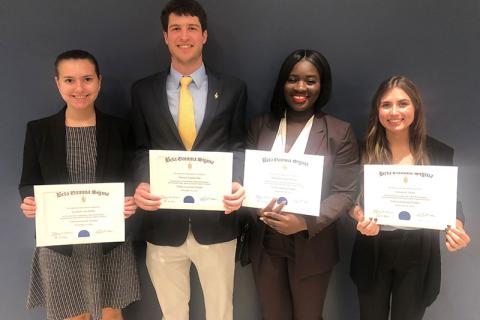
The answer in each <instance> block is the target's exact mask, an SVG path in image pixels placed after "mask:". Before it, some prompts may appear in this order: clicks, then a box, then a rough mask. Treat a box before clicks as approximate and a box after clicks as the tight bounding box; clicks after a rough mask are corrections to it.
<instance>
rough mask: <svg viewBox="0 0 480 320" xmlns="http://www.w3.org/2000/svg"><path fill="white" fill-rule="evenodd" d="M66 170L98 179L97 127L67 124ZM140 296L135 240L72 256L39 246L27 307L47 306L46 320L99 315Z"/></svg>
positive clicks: (86, 248) (77, 250)
mask: <svg viewBox="0 0 480 320" xmlns="http://www.w3.org/2000/svg"><path fill="white" fill-rule="evenodd" d="M65 144H66V153H67V158H66V161H67V170H68V176H69V182H70V183H94V182H95V167H96V157H97V152H96V138H95V127H66V135H65ZM139 299H140V287H139V281H138V274H137V269H136V264H135V258H134V255H133V249H132V243H131V241H128V240H127V241H126V242H125V243H123V244H121V245H119V246H118V247H116V248H114V249H113V250H112V251H110V252H109V253H108V254H103V252H102V245H101V244H80V245H74V246H73V253H72V256H66V255H62V254H60V253H57V252H55V251H53V250H50V249H49V248H48V247H41V248H37V249H36V250H35V254H34V257H33V265H32V273H31V281H30V290H29V294H28V298H27V308H33V307H36V306H45V307H46V308H47V319H48V320H63V319H65V318H69V317H73V316H78V315H80V314H83V313H90V314H91V315H92V316H93V319H94V320H99V319H100V318H101V313H102V308H105V307H110V308H117V309H122V308H124V307H126V306H127V305H129V304H130V303H131V302H133V301H136V300H139Z"/></svg>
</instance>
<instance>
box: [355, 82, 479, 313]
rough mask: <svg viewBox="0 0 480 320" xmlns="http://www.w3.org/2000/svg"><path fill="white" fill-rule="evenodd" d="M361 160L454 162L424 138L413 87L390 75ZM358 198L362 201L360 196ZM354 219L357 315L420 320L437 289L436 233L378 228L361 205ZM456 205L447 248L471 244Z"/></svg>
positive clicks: (448, 150) (442, 147) (444, 149)
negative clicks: (355, 227) (355, 225)
mask: <svg viewBox="0 0 480 320" xmlns="http://www.w3.org/2000/svg"><path fill="white" fill-rule="evenodd" d="M362 162H363V164H405V165H443V166H448V165H452V164H453V149H452V148H450V147H449V146H447V145H445V144H443V143H441V142H439V141H437V140H435V139H433V138H431V137H427V135H426V129H425V124H424V114H423V106H422V102H421V98H420V95H419V93H418V90H417V88H416V87H415V85H414V84H413V83H412V82H411V81H410V80H408V79H407V78H405V77H401V76H393V77H390V78H388V79H386V80H385V81H384V82H382V84H381V85H380V87H379V88H378V90H377V92H376V94H375V96H374V98H373V101H372V106H371V110H370V118H369V124H368V129H367V136H366V139H365V145H364V148H363V155H362ZM360 200H361V199H360ZM352 216H353V217H354V218H355V219H356V220H357V230H358V233H357V237H356V240H355V244H354V248H353V254H352V262H351V276H352V279H353V281H354V282H355V284H356V285H357V288H358V296H359V300H360V319H362V320H387V319H388V318H389V314H390V313H391V319H392V320H405V319H408V320H419V319H422V318H423V315H424V313H425V309H426V308H427V306H429V305H430V304H432V303H433V301H434V300H435V299H436V297H437V295H438V293H439V290H440V246H439V234H440V233H439V231H438V230H429V229H413V230H412V229H402V228H395V227H391V226H380V225H378V224H377V223H376V222H377V221H376V219H365V217H364V213H363V208H362V204H360V203H358V204H357V205H356V206H355V207H354V208H353V209H352ZM463 221H464V216H463V213H462V210H461V204H460V203H457V222H456V225H455V226H448V227H447V226H445V227H446V228H447V229H446V236H445V244H446V246H447V249H448V250H450V251H455V250H459V249H461V248H464V247H466V246H467V245H468V243H469V242H470V238H469V236H468V234H467V233H466V232H465V230H464V229H463Z"/></svg>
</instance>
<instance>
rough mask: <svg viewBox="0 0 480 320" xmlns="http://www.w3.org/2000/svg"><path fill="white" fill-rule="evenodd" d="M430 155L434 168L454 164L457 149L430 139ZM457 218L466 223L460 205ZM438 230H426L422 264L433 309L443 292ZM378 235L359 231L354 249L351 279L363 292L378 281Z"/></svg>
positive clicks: (426, 300)
mask: <svg viewBox="0 0 480 320" xmlns="http://www.w3.org/2000/svg"><path fill="white" fill-rule="evenodd" d="M427 152H428V157H429V159H430V163H431V164H432V165H441V166H451V165H453V153H454V152H453V149H452V148H451V147H449V146H447V145H446V144H444V143H442V142H440V141H438V140H435V139H434V138H431V137H428V138H427ZM457 219H460V220H462V221H464V220H465V218H464V215H463V211H462V205H461V203H460V202H459V201H458V202H457ZM439 235H440V232H439V231H438V230H430V229H422V238H421V239H422V240H421V241H422V261H421V262H420V263H421V265H422V267H423V270H422V273H423V274H424V282H423V301H424V304H425V306H429V305H431V304H432V303H433V301H435V299H436V298H437V296H438V293H439V292H440V279H441V266H440V262H441V261H440V244H439ZM378 239H379V237H377V236H373V237H372V236H364V235H362V234H361V233H360V232H357V236H356V239H355V244H354V246H353V252H352V261H351V265H350V276H351V277H352V280H353V282H354V283H355V284H356V285H357V287H358V288H359V289H360V290H368V288H369V287H370V285H371V284H372V282H373V281H374V280H375V278H376V273H377V267H378V262H379V260H378V259H379V257H378V246H379V243H378V241H379V240H378Z"/></svg>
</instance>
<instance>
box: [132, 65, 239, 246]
mask: <svg viewBox="0 0 480 320" xmlns="http://www.w3.org/2000/svg"><path fill="white" fill-rule="evenodd" d="M168 72H169V71H164V72H161V73H157V74H154V75H152V76H150V77H147V78H144V79H142V80H139V81H138V82H136V83H135V84H134V85H133V87H132V106H133V129H134V133H135V144H136V149H137V152H136V161H135V164H136V166H137V175H136V179H137V181H136V182H137V183H139V182H149V181H150V179H149V163H148V151H149V150H151V149H152V150H155V149H157V150H185V147H184V145H183V143H182V141H181V139H180V136H179V134H178V129H177V126H176V125H175V122H174V120H173V118H172V115H171V113H170V110H169V108H168V100H167V93H166V81H167V75H168ZM206 72H207V76H208V93H207V105H206V110H205V117H204V119H203V123H202V126H201V128H200V130H199V131H198V134H197V138H196V139H195V142H194V144H193V147H192V150H193V151H231V152H234V167H233V179H234V181H241V177H242V174H243V172H242V167H243V165H242V159H243V150H244V148H245V142H244V139H245V103H246V99H247V92H246V87H245V84H244V83H243V82H241V81H240V80H238V79H235V78H232V77H229V76H226V75H220V74H217V73H215V72H213V71H211V70H210V69H208V68H207V69H206ZM189 221H190V223H191V230H192V233H193V234H194V236H195V239H196V240H197V241H198V242H199V243H202V244H211V243H219V242H225V241H229V240H232V239H234V238H235V237H236V236H237V235H238V221H237V214H236V213H233V214H229V215H225V214H224V213H223V212H218V211H203V212H193V211H189V210H169V209H160V210H158V211H154V212H145V215H144V223H143V227H144V228H143V235H144V237H145V239H146V240H147V241H148V242H150V243H153V244H156V245H168V246H179V245H181V244H182V243H183V242H184V241H185V239H186V237H187V234H188V229H189Z"/></svg>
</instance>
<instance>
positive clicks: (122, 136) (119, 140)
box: [19, 108, 138, 255]
mask: <svg viewBox="0 0 480 320" xmlns="http://www.w3.org/2000/svg"><path fill="white" fill-rule="evenodd" d="M65 110H66V108H63V109H62V110H61V111H60V112H58V113H56V114H54V115H52V116H49V117H46V118H43V119H39V120H34V121H30V122H29V123H28V124H27V133H26V136H25V146H24V151H23V169H22V177H21V179H20V184H19V191H20V196H21V198H22V200H23V199H24V198H25V197H29V196H33V195H34V192H33V186H34V185H43V184H64V183H68V173H67V164H66V150H65ZM95 114H96V140H97V167H96V172H95V179H96V182H99V183H100V182H125V192H126V193H127V194H132V183H131V178H130V176H131V171H132V169H131V163H132V155H133V140H132V137H131V132H130V126H129V124H128V122H127V121H126V120H123V119H120V118H116V117H113V116H110V115H107V114H105V113H102V112H100V111H99V110H97V109H95ZM137 220H138V219H135V218H134V217H131V218H129V219H128V220H127V221H126V229H127V235H129V234H131V233H132V232H133V231H134V230H135V228H136V225H137V224H138V222H137ZM119 244H120V243H106V244H103V251H104V253H106V252H108V251H110V250H111V249H113V248H114V247H115V246H117V245H119ZM49 248H50V249H52V250H55V251H57V252H60V253H63V254H66V255H71V253H72V249H73V247H72V246H71V245H67V246H52V247H49Z"/></svg>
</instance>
